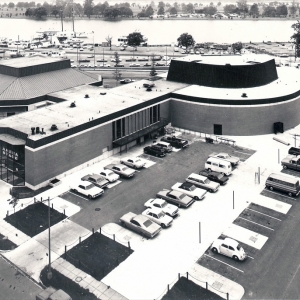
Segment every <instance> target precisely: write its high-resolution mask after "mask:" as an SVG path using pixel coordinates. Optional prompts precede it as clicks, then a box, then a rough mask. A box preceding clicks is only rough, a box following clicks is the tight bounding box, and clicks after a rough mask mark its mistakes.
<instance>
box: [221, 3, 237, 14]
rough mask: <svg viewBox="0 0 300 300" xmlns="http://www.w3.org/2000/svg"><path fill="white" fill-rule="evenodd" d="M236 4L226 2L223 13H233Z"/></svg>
mask: <svg viewBox="0 0 300 300" xmlns="http://www.w3.org/2000/svg"><path fill="white" fill-rule="evenodd" d="M236 10H237V6H236V5H234V4H227V5H225V6H224V13H225V14H233V13H236Z"/></svg>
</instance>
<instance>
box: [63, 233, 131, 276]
mask: <svg viewBox="0 0 300 300" xmlns="http://www.w3.org/2000/svg"><path fill="white" fill-rule="evenodd" d="M131 253H133V250H131V249H129V248H128V247H125V246H123V245H121V244H119V243H118V242H115V241H113V240H112V239H110V238H108V237H106V236H104V235H101V234H100V233H99V232H96V233H95V234H93V235H91V236H90V237H88V238H87V239H86V240H84V241H83V242H81V243H80V244H78V245H77V246H75V247H73V248H72V249H71V250H69V251H68V252H67V255H66V257H65V255H62V257H63V258H65V259H66V260H67V261H69V262H70V263H72V264H73V265H74V266H75V267H76V268H78V269H81V270H82V271H84V272H86V273H87V274H89V275H91V276H93V277H94V278H95V279H97V280H99V281H100V280H101V279H102V278H104V277H105V276H106V275H107V274H108V273H110V272H111V271H112V270H113V269H114V268H115V267H117V266H118V265H119V264H120V263H121V262H123V261H124V260H125V259H126V258H127V257H128V256H129V255H130V254H131Z"/></svg>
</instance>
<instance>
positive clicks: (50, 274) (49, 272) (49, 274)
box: [47, 197, 52, 280]
mask: <svg viewBox="0 0 300 300" xmlns="http://www.w3.org/2000/svg"><path fill="white" fill-rule="evenodd" d="M50 227H51V224H50V197H48V234H49V265H48V273H47V278H48V279H49V280H50V279H51V278H52V272H51V242H50V241H51V232H50Z"/></svg>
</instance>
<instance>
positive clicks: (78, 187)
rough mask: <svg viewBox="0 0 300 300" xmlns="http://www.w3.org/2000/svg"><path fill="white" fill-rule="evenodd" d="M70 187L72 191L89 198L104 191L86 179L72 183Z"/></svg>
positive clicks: (95, 196) (93, 197)
mask: <svg viewBox="0 0 300 300" xmlns="http://www.w3.org/2000/svg"><path fill="white" fill-rule="evenodd" d="M70 188H71V190H73V191H74V192H78V193H80V194H82V195H85V196H87V197H88V198H89V199H95V198H97V197H99V196H101V195H102V194H103V193H104V190H103V189H101V188H99V187H97V186H95V185H94V184H92V183H90V182H88V181H81V182H80V183H77V184H74V185H72V186H71V187H70Z"/></svg>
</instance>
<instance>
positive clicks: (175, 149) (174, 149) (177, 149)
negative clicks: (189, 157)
mask: <svg viewBox="0 0 300 300" xmlns="http://www.w3.org/2000/svg"><path fill="white" fill-rule="evenodd" d="M180 150H181V148H174V147H173V150H172V151H173V152H178V151H180Z"/></svg>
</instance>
